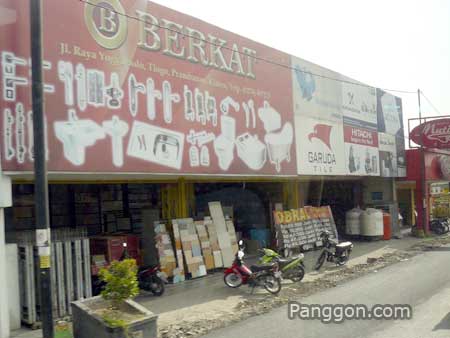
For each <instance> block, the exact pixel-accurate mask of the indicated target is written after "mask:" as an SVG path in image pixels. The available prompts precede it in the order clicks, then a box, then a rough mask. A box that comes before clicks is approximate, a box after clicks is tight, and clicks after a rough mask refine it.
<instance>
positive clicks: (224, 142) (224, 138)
mask: <svg viewBox="0 0 450 338" xmlns="http://www.w3.org/2000/svg"><path fill="white" fill-rule="evenodd" d="M220 123H221V134H220V135H219V136H218V137H217V138H216V139H215V140H214V152H215V153H216V155H217V159H218V161H219V167H220V169H222V170H228V168H229V167H230V165H231V163H232V162H233V159H234V139H235V135H236V120H235V119H234V118H233V117H231V116H227V115H222V116H221V117H220Z"/></svg>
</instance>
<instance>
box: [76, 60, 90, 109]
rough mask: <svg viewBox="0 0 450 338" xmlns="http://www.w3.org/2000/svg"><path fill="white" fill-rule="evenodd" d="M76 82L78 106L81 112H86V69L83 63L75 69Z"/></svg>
mask: <svg viewBox="0 0 450 338" xmlns="http://www.w3.org/2000/svg"><path fill="white" fill-rule="evenodd" d="M75 80H76V83H77V105H78V108H79V109H80V110H81V111H85V110H86V107H87V93H86V69H85V68H84V66H83V65H82V64H81V63H79V64H77V66H76V67H75Z"/></svg>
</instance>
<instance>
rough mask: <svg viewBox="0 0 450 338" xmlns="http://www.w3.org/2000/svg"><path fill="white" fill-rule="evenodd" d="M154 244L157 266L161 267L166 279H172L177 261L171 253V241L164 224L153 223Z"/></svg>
mask: <svg viewBox="0 0 450 338" xmlns="http://www.w3.org/2000/svg"><path fill="white" fill-rule="evenodd" d="M154 226H155V244H156V248H157V249H158V256H159V264H160V265H161V272H163V273H165V274H166V276H167V277H172V276H173V274H174V270H175V269H176V268H177V261H176V259H175V254H174V252H173V247H172V241H171V239H170V235H169V233H168V232H167V229H166V225H165V224H164V223H160V222H155V224H154Z"/></svg>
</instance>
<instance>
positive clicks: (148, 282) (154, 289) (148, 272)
mask: <svg viewBox="0 0 450 338" xmlns="http://www.w3.org/2000/svg"><path fill="white" fill-rule="evenodd" d="M123 248H124V250H123V253H122V256H121V257H120V260H121V261H122V260H124V259H127V258H130V256H129V254H128V249H127V243H123ZM137 279H138V283H139V289H141V290H145V291H150V292H151V293H153V294H154V295H155V296H162V294H163V293H164V289H165V284H167V283H168V281H167V278H166V276H165V275H164V274H163V273H161V271H160V266H159V265H150V266H143V267H140V268H139V270H138V273H137ZM105 285H106V283H105V282H103V281H102V280H100V278H98V277H96V278H94V279H93V280H92V292H93V294H94V296H96V295H99V294H100V293H101V291H102V290H103V288H104V287H105Z"/></svg>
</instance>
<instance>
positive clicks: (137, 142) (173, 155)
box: [127, 121, 184, 169]
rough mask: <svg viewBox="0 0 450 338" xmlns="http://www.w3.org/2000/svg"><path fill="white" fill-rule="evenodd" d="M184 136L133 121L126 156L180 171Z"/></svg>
mask: <svg viewBox="0 0 450 338" xmlns="http://www.w3.org/2000/svg"><path fill="white" fill-rule="evenodd" d="M183 147H184V134H183V133H179V132H176V131H172V130H168V129H164V128H160V127H156V126H153V125H151V124H147V123H143V122H139V121H135V122H134V124H133V128H132V130H131V136H130V141H129V143H128V149H127V155H128V156H131V157H136V158H139V159H141V160H144V161H148V162H153V163H157V164H160V165H163V166H166V167H170V168H174V169H180V168H181V162H182V159H183Z"/></svg>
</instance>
